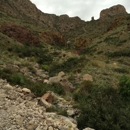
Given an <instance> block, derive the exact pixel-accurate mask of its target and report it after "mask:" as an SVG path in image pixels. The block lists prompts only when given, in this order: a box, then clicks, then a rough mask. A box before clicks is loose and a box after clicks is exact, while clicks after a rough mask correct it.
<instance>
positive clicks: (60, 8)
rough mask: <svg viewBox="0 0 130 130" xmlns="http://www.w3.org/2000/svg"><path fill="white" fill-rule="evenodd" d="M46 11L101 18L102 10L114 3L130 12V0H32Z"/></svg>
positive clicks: (71, 15)
mask: <svg viewBox="0 0 130 130" xmlns="http://www.w3.org/2000/svg"><path fill="white" fill-rule="evenodd" d="M30 1H32V3H34V4H35V5H36V6H37V8H39V9H40V10H41V11H42V12H44V13H49V14H56V15H62V14H67V15H69V16H70V17H74V16H78V17H80V18H81V19H82V20H85V21H90V20H91V17H92V16H94V18H95V19H98V18H99V14H100V11H101V10H103V9H106V8H109V7H111V6H113V5H117V4H121V5H123V6H124V7H125V8H126V11H127V12H128V13H130V0H30Z"/></svg>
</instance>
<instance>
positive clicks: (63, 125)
mask: <svg viewBox="0 0 130 130" xmlns="http://www.w3.org/2000/svg"><path fill="white" fill-rule="evenodd" d="M23 90H24V92H29V93H31V91H30V90H28V89H25V88H24V89H23ZM23 90H22V89H21V88H20V87H19V86H11V85H10V84H8V83H7V82H6V81H5V80H2V79H0V130H78V128H77V124H76V121H74V119H71V118H68V117H65V116H62V115H58V114H56V113H49V112H46V108H45V107H44V106H43V105H40V104H39V98H34V97H31V96H30V95H28V94H26V93H24V92H23ZM63 106H64V105H63Z"/></svg>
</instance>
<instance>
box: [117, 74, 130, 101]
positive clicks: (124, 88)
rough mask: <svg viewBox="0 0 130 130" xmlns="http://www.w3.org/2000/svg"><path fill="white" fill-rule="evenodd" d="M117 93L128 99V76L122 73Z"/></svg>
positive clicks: (129, 80)
mask: <svg viewBox="0 0 130 130" xmlns="http://www.w3.org/2000/svg"><path fill="white" fill-rule="evenodd" d="M119 93H120V95H121V96H122V97H123V98H124V99H130V77H128V76H125V75H123V76H122V77H121V78H120V81H119Z"/></svg>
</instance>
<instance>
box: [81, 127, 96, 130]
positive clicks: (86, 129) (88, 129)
mask: <svg viewBox="0 0 130 130" xmlns="http://www.w3.org/2000/svg"><path fill="white" fill-rule="evenodd" d="M83 130H94V129H92V128H89V127H87V128H85V129H83Z"/></svg>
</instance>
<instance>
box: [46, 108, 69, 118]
mask: <svg viewBox="0 0 130 130" xmlns="http://www.w3.org/2000/svg"><path fill="white" fill-rule="evenodd" d="M46 111H47V112H56V113H57V114H58V115H63V116H68V114H67V111H66V110H64V109H61V108H56V107H54V106H52V107H50V108H47V109H46Z"/></svg>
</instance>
